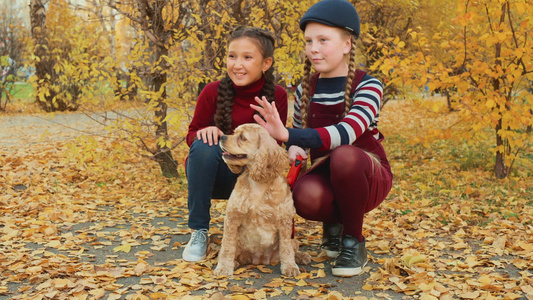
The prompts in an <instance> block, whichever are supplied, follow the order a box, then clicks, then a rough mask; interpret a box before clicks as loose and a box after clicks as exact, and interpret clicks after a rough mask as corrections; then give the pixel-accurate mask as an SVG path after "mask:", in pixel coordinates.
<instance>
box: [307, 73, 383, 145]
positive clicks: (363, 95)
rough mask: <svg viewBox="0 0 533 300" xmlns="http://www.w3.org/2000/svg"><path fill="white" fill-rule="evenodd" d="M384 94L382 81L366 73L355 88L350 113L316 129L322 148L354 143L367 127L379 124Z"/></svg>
mask: <svg viewBox="0 0 533 300" xmlns="http://www.w3.org/2000/svg"><path fill="white" fill-rule="evenodd" d="M382 95H383V86H382V84H381V82H380V81H379V80H377V79H375V78H373V77H371V76H368V75H365V77H364V78H363V80H361V82H360V83H359V86H358V87H357V89H356V90H355V93H354V96H353V105H352V108H351V109H350V111H349V112H348V115H346V117H344V118H343V119H342V120H341V121H340V122H339V123H338V124H335V125H331V126H327V127H322V128H317V129H316V130H317V131H318V134H319V135H320V139H321V140H322V147H321V148H320V150H330V149H334V148H336V147H338V146H340V145H349V144H352V143H353V142H355V140H356V139H357V138H358V137H360V136H361V135H362V134H363V133H364V132H365V131H366V130H367V129H369V128H373V127H374V126H377V122H378V118H379V111H380V106H381V99H382Z"/></svg>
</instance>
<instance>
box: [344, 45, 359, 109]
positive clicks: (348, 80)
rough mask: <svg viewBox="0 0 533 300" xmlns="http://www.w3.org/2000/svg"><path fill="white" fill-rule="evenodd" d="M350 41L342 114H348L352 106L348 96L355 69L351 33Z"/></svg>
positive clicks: (350, 98)
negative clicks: (350, 47)
mask: <svg viewBox="0 0 533 300" xmlns="http://www.w3.org/2000/svg"><path fill="white" fill-rule="evenodd" d="M350 42H351V44H352V49H351V50H350V60H349V62H348V75H347V76H346V87H345V88H344V104H345V105H346V106H345V108H344V116H346V115H347V114H348V112H349V111H350V109H351V108H352V97H350V94H351V92H352V83H353V79H354V78H355V69H356V62H355V42H356V40H355V37H354V36H353V35H350Z"/></svg>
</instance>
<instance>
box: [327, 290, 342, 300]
mask: <svg viewBox="0 0 533 300" xmlns="http://www.w3.org/2000/svg"><path fill="white" fill-rule="evenodd" d="M326 299H327V300H342V299H344V296H343V295H342V294H341V293H339V292H337V291H334V292H331V293H329V294H328V296H327V298H326Z"/></svg>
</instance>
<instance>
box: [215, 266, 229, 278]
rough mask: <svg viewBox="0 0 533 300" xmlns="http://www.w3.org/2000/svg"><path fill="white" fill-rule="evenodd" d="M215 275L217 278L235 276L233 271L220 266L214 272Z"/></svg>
mask: <svg viewBox="0 0 533 300" xmlns="http://www.w3.org/2000/svg"><path fill="white" fill-rule="evenodd" d="M213 274H214V275H215V276H231V275H233V269H231V268H224V267H222V266H220V265H217V267H216V268H215V270H214V271H213Z"/></svg>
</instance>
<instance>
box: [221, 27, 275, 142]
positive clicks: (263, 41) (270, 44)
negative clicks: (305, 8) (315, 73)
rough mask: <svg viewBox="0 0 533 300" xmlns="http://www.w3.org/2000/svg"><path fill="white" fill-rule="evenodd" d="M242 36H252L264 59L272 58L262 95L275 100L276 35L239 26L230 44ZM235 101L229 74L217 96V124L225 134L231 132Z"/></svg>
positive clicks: (258, 29)
mask: <svg viewBox="0 0 533 300" xmlns="http://www.w3.org/2000/svg"><path fill="white" fill-rule="evenodd" d="M241 37H248V38H251V39H252V41H254V42H255V43H256V44H257V47H258V48H259V51H260V52H261V55H262V57H263V59H266V58H272V66H271V67H270V68H269V69H268V70H267V71H265V73H264V74H263V77H264V79H265V83H264V84H263V89H262V91H261V95H262V96H265V97H266V98H267V99H268V101H269V102H272V101H274V94H275V91H276V83H275V77H274V41H275V39H274V35H272V33H270V32H269V31H267V30H264V29H261V28H257V27H243V26H241V27H238V28H237V29H235V30H234V31H233V32H232V33H231V34H230V37H229V39H228V45H229V44H230V43H231V42H232V41H234V40H236V39H238V38H241ZM234 103H235V89H234V88H233V82H232V81H231V78H230V77H229V75H228V74H226V77H225V78H223V79H222V80H221V81H220V86H219V88H218V97H217V110H216V113H215V126H217V127H218V128H219V129H220V130H222V132H224V133H225V134H229V133H231V130H232V117H231V113H232V111H233V104H234Z"/></svg>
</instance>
